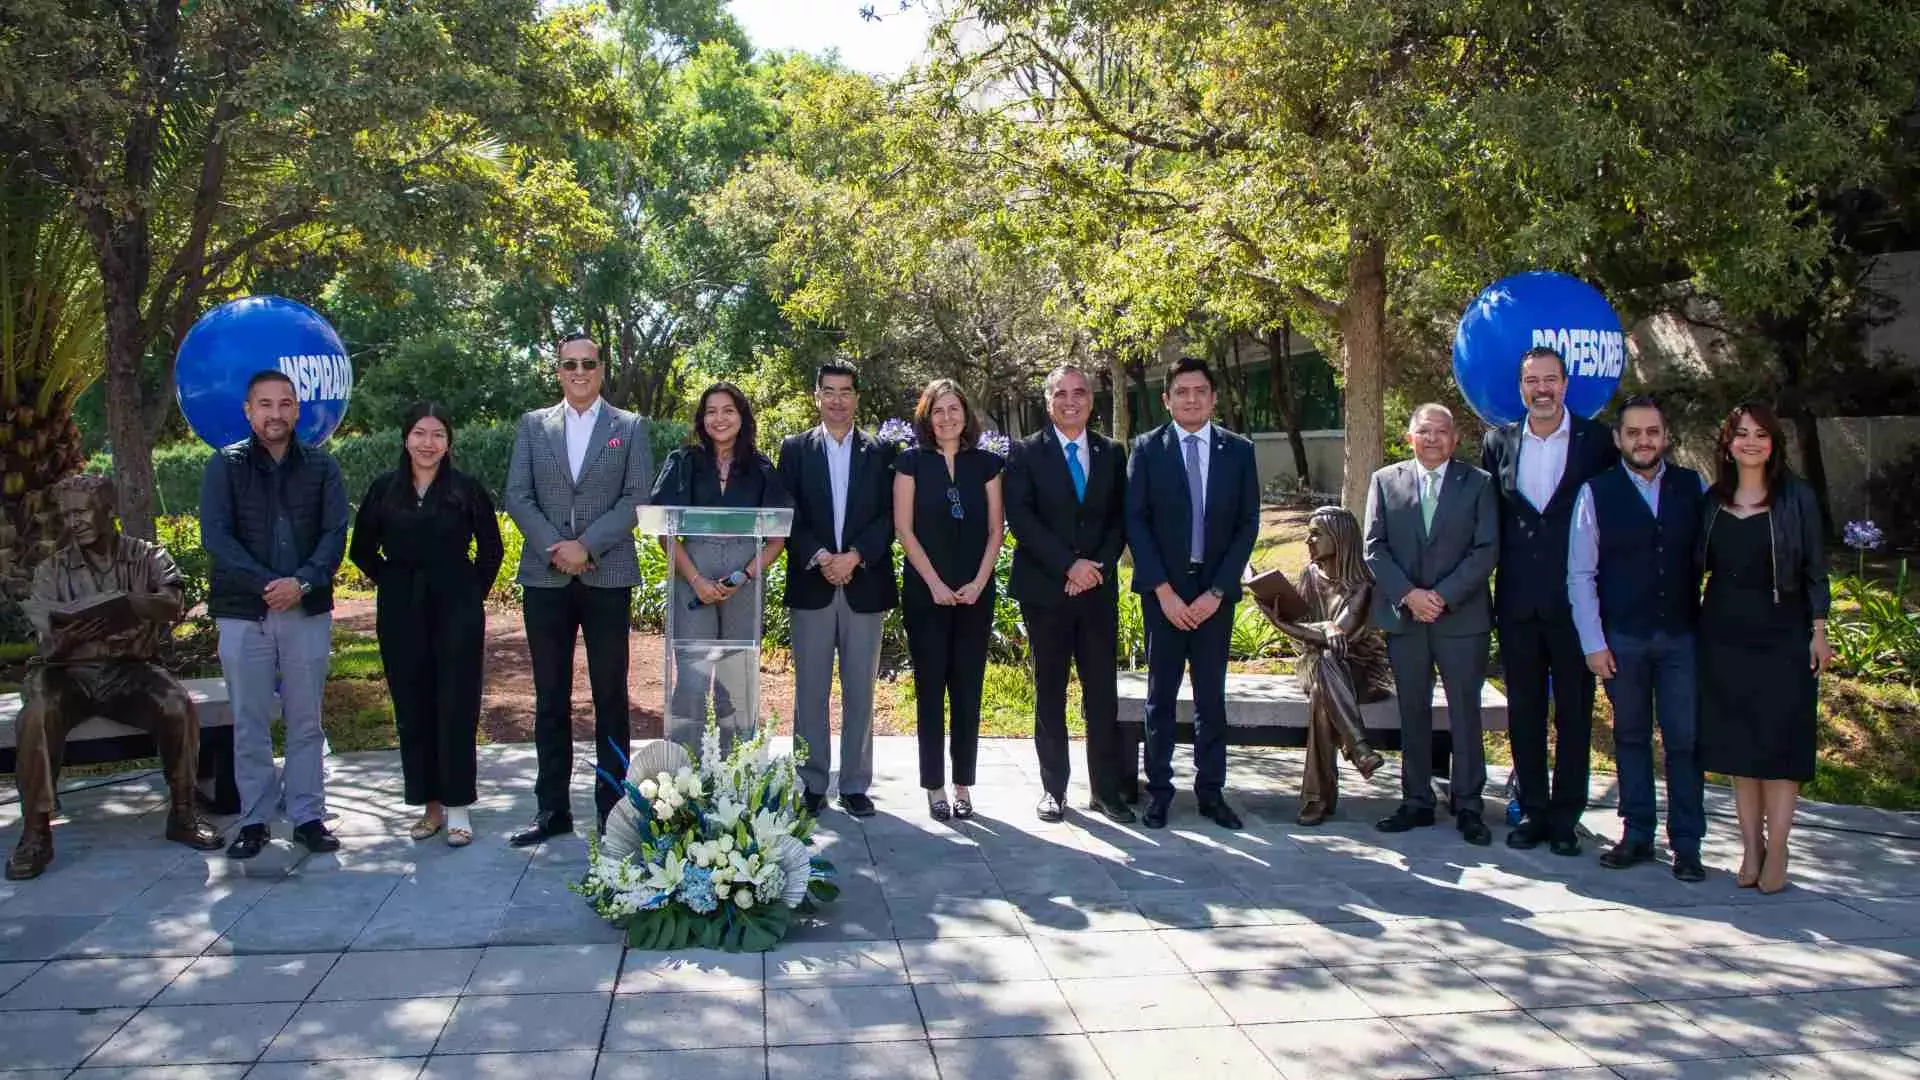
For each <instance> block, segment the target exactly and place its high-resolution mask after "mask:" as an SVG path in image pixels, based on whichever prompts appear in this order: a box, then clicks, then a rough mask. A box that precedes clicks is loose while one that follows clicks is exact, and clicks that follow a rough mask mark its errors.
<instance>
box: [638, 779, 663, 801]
mask: <svg viewBox="0 0 1920 1080" xmlns="http://www.w3.org/2000/svg"><path fill="white" fill-rule="evenodd" d="M659 794H660V785H659V784H656V783H654V782H653V781H651V780H642V781H640V797H641V798H643V799H647V800H649V801H651V800H652V799H654V798H656V797H657V796H658V795H659Z"/></svg>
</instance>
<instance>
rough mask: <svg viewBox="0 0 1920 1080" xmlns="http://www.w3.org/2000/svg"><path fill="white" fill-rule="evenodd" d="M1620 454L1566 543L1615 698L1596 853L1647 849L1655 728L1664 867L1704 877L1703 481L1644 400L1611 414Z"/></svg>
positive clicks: (1588, 643) (1583, 626)
mask: <svg viewBox="0 0 1920 1080" xmlns="http://www.w3.org/2000/svg"><path fill="white" fill-rule="evenodd" d="M1613 430H1614V435H1613V437H1614V442H1615V443H1616V444H1617V445H1618V446H1619V448H1620V459H1621V460H1620V464H1619V465H1617V466H1615V467H1614V468H1611V469H1608V470H1607V471H1605V472H1603V473H1601V474H1600V475H1599V476H1596V477H1594V478H1593V479H1592V480H1589V481H1587V484H1586V486H1585V487H1583V488H1581V489H1580V496H1579V499H1578V501H1576V502H1575V504H1574V508H1573V536H1572V541H1571V546H1570V547H1569V548H1568V551H1567V598H1568V600H1569V602H1571V603H1572V605H1573V621H1574V624H1575V626H1577V627H1578V628H1579V631H1580V647H1581V649H1582V650H1584V651H1585V652H1586V654H1587V667H1588V668H1589V669H1590V670H1592V672H1593V674H1594V675H1596V676H1598V677H1599V678H1600V679H1601V680H1602V681H1603V682H1604V683H1605V684H1606V688H1607V698H1608V700H1610V701H1612V702H1613V741H1614V757H1615V759H1616V760H1617V761H1618V762H1619V766H1620V817H1621V819H1622V820H1624V821H1625V822H1626V831H1625V834H1624V835H1623V836H1622V837H1621V838H1620V842H1619V843H1618V844H1615V845H1614V846H1613V847H1612V848H1610V849H1609V850H1607V851H1606V852H1605V853H1603V854H1602V855H1601V856H1600V865H1601V866H1604V867H1607V868H1608V869H1612V870H1618V869H1621V868H1624V867H1628V866H1632V865H1633V864H1634V863H1637V862H1645V861H1647V860H1649V859H1651V858H1653V830H1654V826H1655V824H1656V823H1657V821H1658V815H1657V811H1656V810H1655V807H1654V788H1653V726H1654V724H1655V723H1656V722H1658V723H1659V725H1660V738H1661V742H1662V743H1663V744H1664V745H1665V747H1666V758H1667V808H1668V809H1667V843H1668V845H1669V846H1670V847H1671V848H1672V850H1673V876H1674V877H1677V878H1679V879H1680V880H1682V881H1704V880H1705V879H1706V876H1707V872H1706V870H1705V868H1704V867H1702V866H1701V864H1700V839H1701V835H1702V834H1703V833H1704V832H1705V831H1706V812H1705V809H1704V808H1703V806H1702V800H1703V796H1704V792H1703V786H1704V779H1703V776H1702V774H1701V772H1700V765H1699V762H1698V761H1697V760H1696V759H1695V758H1694V742H1695V729H1694V711H1695V710H1694V707H1695V702H1696V696H1695V691H1696V687H1695V681H1694V660H1693V631H1694V623H1695V620H1696V618H1697V617H1698V614H1699V609H1700V569H1699V567H1698V566H1697V565H1696V564H1695V560H1694V540H1695V538H1696V536H1698V534H1699V531H1700V516H1701V509H1702V502H1703V500H1704V498H1705V496H1704V494H1703V492H1704V489H1705V486H1706V485H1705V483H1704V481H1703V480H1702V479H1701V477H1700V474H1699V473H1697V472H1694V471H1693V470H1692V469H1687V468H1682V467H1681V466H1679V465H1674V464H1671V463H1669V462H1668V461H1667V446H1668V440H1667V423H1666V417H1665V416H1664V415H1663V414H1662V413H1661V411H1660V406H1659V404H1658V403H1656V402H1655V401H1654V400H1653V399H1652V398H1649V397H1636V398H1632V399H1629V400H1628V401H1627V403H1626V404H1625V405H1622V406H1621V407H1620V415H1619V417H1618V418H1617V419H1615V421H1614V429H1613Z"/></svg>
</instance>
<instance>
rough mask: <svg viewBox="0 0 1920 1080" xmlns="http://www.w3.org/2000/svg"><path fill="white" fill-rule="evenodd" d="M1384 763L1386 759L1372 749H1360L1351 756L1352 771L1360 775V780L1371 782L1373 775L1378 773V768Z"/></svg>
mask: <svg viewBox="0 0 1920 1080" xmlns="http://www.w3.org/2000/svg"><path fill="white" fill-rule="evenodd" d="M1386 763H1387V759H1386V758H1385V757H1383V756H1381V753H1380V751H1378V750H1375V749H1373V748H1372V747H1362V748H1361V750H1360V752H1359V753H1358V754H1355V755H1354V756H1353V771H1354V772H1357V773H1359V774H1360V779H1362V780H1371V779H1373V774H1374V773H1377V772H1379V771H1380V766H1382V765H1385V764H1386Z"/></svg>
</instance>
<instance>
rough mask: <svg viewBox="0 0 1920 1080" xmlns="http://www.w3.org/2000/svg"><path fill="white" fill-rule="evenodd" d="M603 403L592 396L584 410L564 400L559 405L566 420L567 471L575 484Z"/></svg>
mask: <svg viewBox="0 0 1920 1080" xmlns="http://www.w3.org/2000/svg"><path fill="white" fill-rule="evenodd" d="M604 404H606V402H604V401H602V400H601V399H599V398H594V399H593V404H591V405H589V406H587V411H586V412H580V411H579V410H577V409H575V408H574V407H573V406H571V405H568V404H566V403H565V402H562V403H561V405H560V412H561V415H563V416H565V417H566V421H567V471H568V472H569V473H570V474H572V476H573V482H574V483H576V484H577V483H579V482H580V470H581V469H584V468H586V465H587V450H588V449H589V448H590V447H591V446H592V445H593V425H595V424H597V423H599V422H600V408H601V406H602V405H604Z"/></svg>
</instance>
